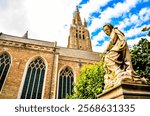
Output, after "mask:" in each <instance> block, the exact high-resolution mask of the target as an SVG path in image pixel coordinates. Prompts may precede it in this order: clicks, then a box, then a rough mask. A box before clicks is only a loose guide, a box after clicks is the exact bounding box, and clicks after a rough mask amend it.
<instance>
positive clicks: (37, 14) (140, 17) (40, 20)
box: [0, 0, 150, 52]
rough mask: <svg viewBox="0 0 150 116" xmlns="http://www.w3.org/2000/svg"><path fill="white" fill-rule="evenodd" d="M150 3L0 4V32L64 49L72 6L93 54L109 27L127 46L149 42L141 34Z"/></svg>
mask: <svg viewBox="0 0 150 116" xmlns="http://www.w3.org/2000/svg"><path fill="white" fill-rule="evenodd" d="M149 4H150V0H53V1H52V0H19V1H18V0H0V17H1V18H0V32H3V33H5V34H10V35H15V36H22V35H23V34H24V33H25V32H26V31H27V30H28V31H29V37H30V38H32V39H39V40H45V41H52V42H54V41H57V43H58V45H59V46H63V47H66V46H67V41H68V35H69V28H70V24H71V23H72V18H73V13H74V11H75V7H76V5H78V7H79V11H80V16H81V18H82V21H83V19H84V18H85V19H86V20H87V24H88V29H89V31H90V36H91V41H92V47H93V51H96V52H103V51H104V50H105V49H106V47H107V45H108V43H109V38H108V37H107V36H106V35H105V34H104V32H103V30H102V27H103V25H104V24H106V23H111V24H113V25H114V26H116V27H118V28H119V29H120V30H121V31H122V32H123V33H124V34H125V36H126V39H127V42H128V45H129V46H133V45H134V44H137V43H138V41H139V40H140V38H143V37H145V38H147V39H148V40H149V41H150V38H149V37H148V36H147V33H143V32H141V29H142V28H143V27H145V26H150V20H149V19H150V7H149Z"/></svg>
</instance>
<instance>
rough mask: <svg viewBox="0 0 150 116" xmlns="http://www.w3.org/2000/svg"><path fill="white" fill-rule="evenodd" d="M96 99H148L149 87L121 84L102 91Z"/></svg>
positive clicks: (149, 94) (149, 95)
mask: <svg viewBox="0 0 150 116" xmlns="http://www.w3.org/2000/svg"><path fill="white" fill-rule="evenodd" d="M97 99H150V85H145V84H132V83H121V84H120V85H118V86H116V87H113V88H111V89H109V90H107V91H104V92H103V93H102V94H100V95H98V96H97Z"/></svg>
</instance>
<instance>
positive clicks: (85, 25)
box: [84, 18, 87, 27]
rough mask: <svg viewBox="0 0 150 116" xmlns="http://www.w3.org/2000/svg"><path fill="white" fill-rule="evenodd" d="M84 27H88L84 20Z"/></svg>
mask: <svg viewBox="0 0 150 116" xmlns="http://www.w3.org/2000/svg"><path fill="white" fill-rule="evenodd" d="M84 27H87V24H86V19H85V18H84Z"/></svg>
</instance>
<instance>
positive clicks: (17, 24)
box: [0, 0, 27, 35]
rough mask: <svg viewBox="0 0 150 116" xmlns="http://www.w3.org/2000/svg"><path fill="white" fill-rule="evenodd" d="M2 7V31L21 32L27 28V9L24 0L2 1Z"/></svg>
mask: <svg viewBox="0 0 150 116" xmlns="http://www.w3.org/2000/svg"><path fill="white" fill-rule="evenodd" d="M1 3H2V5H3V6H1V7H0V17H1V18H0V31H2V32H5V33H9V34H16V35H17V34H18V33H19V34H20V33H21V30H24V29H25V28H26V24H27V18H26V11H25V8H24V5H23V3H22V1H18V0H13V1H12V0H6V1H1Z"/></svg>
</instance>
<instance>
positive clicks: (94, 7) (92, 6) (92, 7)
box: [81, 0, 112, 19]
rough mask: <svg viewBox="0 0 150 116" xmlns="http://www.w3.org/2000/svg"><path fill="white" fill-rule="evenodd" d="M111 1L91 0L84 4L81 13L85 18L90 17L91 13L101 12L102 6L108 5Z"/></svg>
mask: <svg viewBox="0 0 150 116" xmlns="http://www.w3.org/2000/svg"><path fill="white" fill-rule="evenodd" d="M110 1H112V0H101V1H100V0H89V2H88V3H87V4H83V5H82V9H81V15H82V16H83V18H86V19H88V18H89V17H90V14H91V13H93V12H100V11H99V9H100V7H102V6H105V5H107V3H108V2H110Z"/></svg>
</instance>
